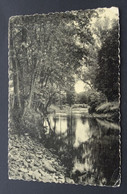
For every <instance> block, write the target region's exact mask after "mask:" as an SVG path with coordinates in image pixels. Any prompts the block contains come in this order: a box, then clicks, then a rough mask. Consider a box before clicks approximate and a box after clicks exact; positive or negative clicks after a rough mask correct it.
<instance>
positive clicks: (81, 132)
mask: <svg viewBox="0 0 127 194" xmlns="http://www.w3.org/2000/svg"><path fill="white" fill-rule="evenodd" d="M49 122H50V127H51V129H48V130H47V132H46V142H45V145H46V146H47V147H48V149H49V150H51V151H52V152H54V153H55V154H57V155H58V156H59V158H60V159H61V161H62V163H63V164H64V166H65V168H66V173H65V177H66V179H68V178H69V179H72V180H73V181H74V183H77V184H78V183H79V184H92V185H116V184H117V180H118V178H119V163H120V159H119V125H118V124H117V123H111V122H108V121H107V120H101V119H96V118H89V117H87V118H86V117H85V116H84V115H83V114H82V113H73V114H69V115H67V114H65V113H57V114H55V115H52V114H51V115H50V116H49ZM45 125H46V123H45Z"/></svg>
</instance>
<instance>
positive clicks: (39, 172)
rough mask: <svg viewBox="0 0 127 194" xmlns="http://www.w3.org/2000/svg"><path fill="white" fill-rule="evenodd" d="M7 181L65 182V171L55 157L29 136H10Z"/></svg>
mask: <svg viewBox="0 0 127 194" xmlns="http://www.w3.org/2000/svg"><path fill="white" fill-rule="evenodd" d="M8 158H9V159H8V166H9V169H8V173H9V179H20V180H27V181H30V180H34V181H43V182H59V183H64V182H65V177H64V174H65V169H64V167H63V166H62V165H61V162H60V160H59V159H58V158H57V156H56V155H54V154H52V153H51V152H50V151H49V150H47V149H46V148H45V147H44V146H43V145H42V144H41V143H38V142H36V141H34V140H32V139H31V138H30V137H29V136H23V135H20V136H18V135H16V134H13V135H10V137H9V156H8Z"/></svg>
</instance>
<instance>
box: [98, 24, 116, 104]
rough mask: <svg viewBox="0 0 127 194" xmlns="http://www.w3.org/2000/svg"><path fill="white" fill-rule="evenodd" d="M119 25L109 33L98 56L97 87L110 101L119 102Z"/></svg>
mask: <svg viewBox="0 0 127 194" xmlns="http://www.w3.org/2000/svg"><path fill="white" fill-rule="evenodd" d="M118 46H119V43H118V25H117V26H116V25H115V26H114V27H113V29H112V30H111V31H110V32H109V35H108V36H107V38H106V40H105V41H104V42H103V45H102V48H101V50H100V51H99V54H98V65H99V68H98V71H97V73H96V79H95V87H96V88H97V89H98V90H100V91H101V92H103V93H104V94H105V95H106V97H107V98H108V100H109V101H113V100H118V92H119V91H118V88H119V85H118V84H119V83H118V82H119V80H118V71H119V58H118Z"/></svg>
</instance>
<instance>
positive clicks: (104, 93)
mask: <svg viewBox="0 0 127 194" xmlns="http://www.w3.org/2000/svg"><path fill="white" fill-rule="evenodd" d="M119 28H120V24H119V9H118V8H117V7H111V8H97V9H88V10H87V9H86V10H72V11H66V12H54V13H49V14H43V13H42V14H37V13H35V14H33V15H15V16H12V17H10V19H9V26H8V42H9V44H8V48H9V53H8V56H9V57H8V58H9V65H8V77H9V89H8V91H9V95H8V103H9V105H8V106H9V113H8V121H9V124H8V178H9V179H12V180H24V181H38V182H44V183H47V182H49V183H65V184H76V185H79V184H80V185H84V186H85V185H94V186H110V187H118V186H120V183H121V151H120V150H121V146H120V144H121V137H120V134H121V128H120V40H119V38H120V32H119Z"/></svg>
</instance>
